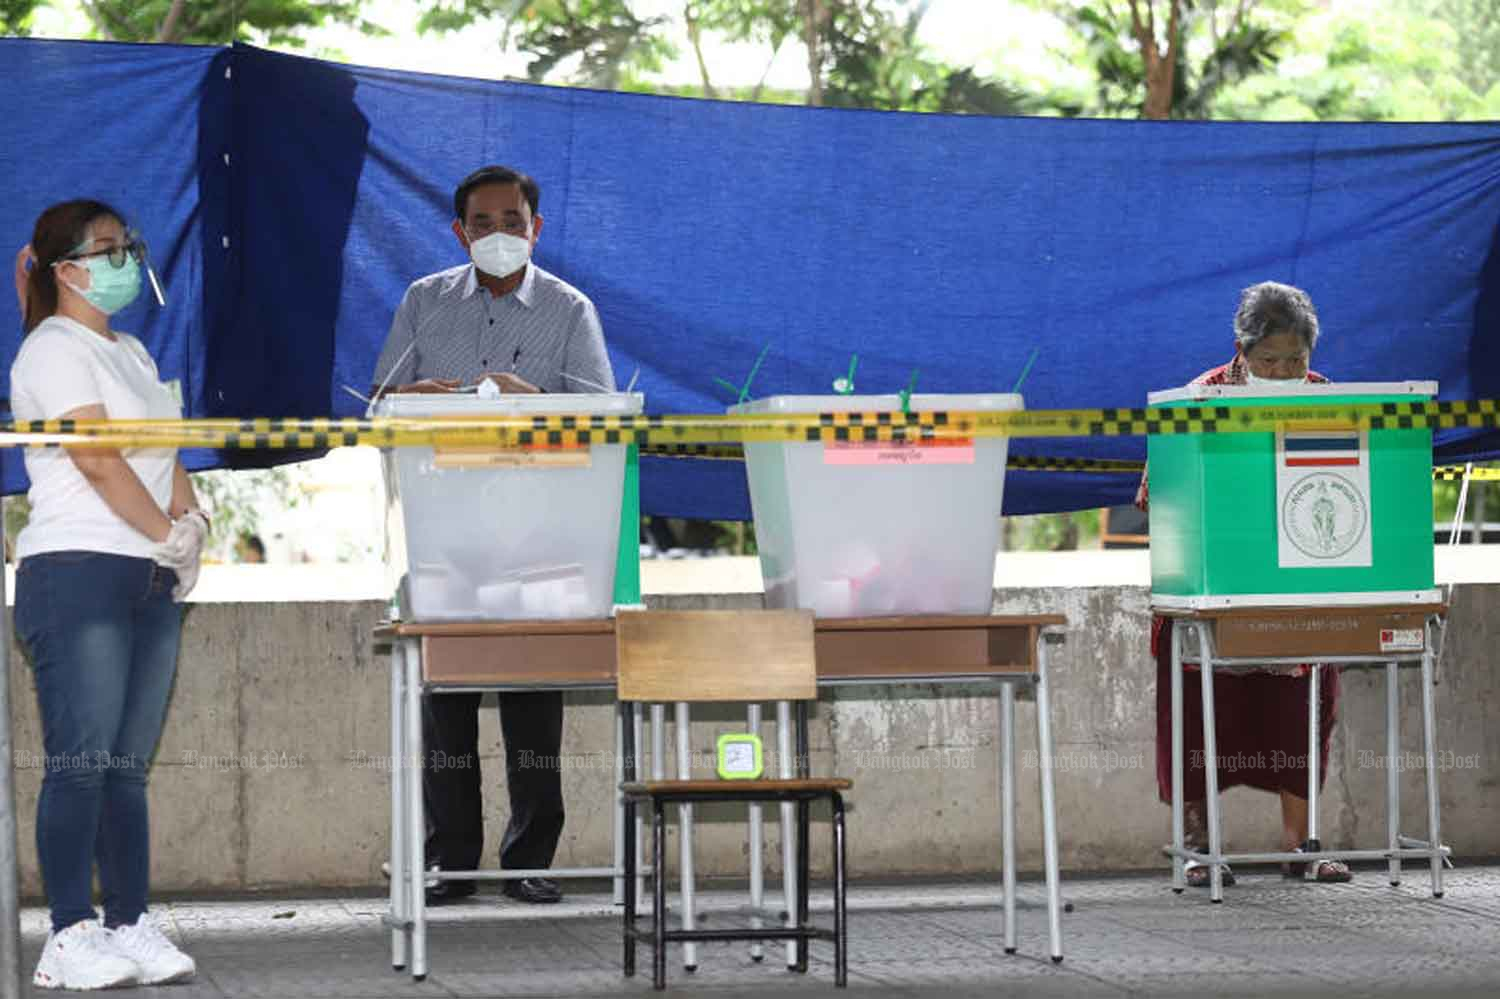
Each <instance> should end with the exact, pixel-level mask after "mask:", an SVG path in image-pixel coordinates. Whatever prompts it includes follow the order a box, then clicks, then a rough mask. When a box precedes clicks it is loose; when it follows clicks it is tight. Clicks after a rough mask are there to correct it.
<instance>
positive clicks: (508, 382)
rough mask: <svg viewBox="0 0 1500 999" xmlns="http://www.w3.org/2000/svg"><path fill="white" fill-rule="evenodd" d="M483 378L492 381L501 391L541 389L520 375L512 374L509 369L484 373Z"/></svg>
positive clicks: (520, 391) (523, 391) (517, 391)
mask: <svg viewBox="0 0 1500 999" xmlns="http://www.w3.org/2000/svg"><path fill="white" fill-rule="evenodd" d="M484 380H485V381H487V382H493V383H494V384H495V387H496V388H498V389H499V390H500V391H501V392H513V393H536V392H540V391H541V389H539V388H537V387H536V386H535V385H533V384H531V383H530V382H528V381H527V380H526V379H524V378H522V377H521V376H520V375H517V374H512V373H511V372H509V371H499V372H495V373H494V374H489V375H485V376H484Z"/></svg>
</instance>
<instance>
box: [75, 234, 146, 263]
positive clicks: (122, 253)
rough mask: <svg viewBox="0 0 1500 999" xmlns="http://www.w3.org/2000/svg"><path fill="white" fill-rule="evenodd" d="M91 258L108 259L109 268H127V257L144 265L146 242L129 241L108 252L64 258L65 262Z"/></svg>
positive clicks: (113, 247) (94, 252)
mask: <svg viewBox="0 0 1500 999" xmlns="http://www.w3.org/2000/svg"><path fill="white" fill-rule="evenodd" d="M90 257H107V258H108V259H109V266H111V267H113V268H115V269H117V270H118V269H119V268H121V267H124V266H125V260H126V258H127V257H134V258H135V262H136V263H138V264H142V265H144V264H145V263H146V241H145V240H143V239H127V240H126V241H125V242H124V243H121V244H120V245H118V246H111V247H110V248H109V249H107V250H93V251H90V252H88V253H70V254H69V255H68V256H66V257H63V259H64V260H87V259H88V258H90Z"/></svg>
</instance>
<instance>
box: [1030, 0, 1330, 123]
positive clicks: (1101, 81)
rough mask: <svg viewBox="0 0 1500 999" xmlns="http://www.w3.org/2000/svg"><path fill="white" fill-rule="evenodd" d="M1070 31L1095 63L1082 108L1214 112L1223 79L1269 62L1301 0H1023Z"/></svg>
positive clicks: (1155, 113) (1157, 115) (1191, 114)
mask: <svg viewBox="0 0 1500 999" xmlns="http://www.w3.org/2000/svg"><path fill="white" fill-rule="evenodd" d="M1029 2H1030V4H1031V6H1033V7H1035V8H1037V9H1040V10H1045V11H1048V12H1050V13H1052V14H1053V16H1055V17H1057V18H1058V19H1059V20H1061V21H1062V22H1063V23H1064V24H1066V25H1067V26H1068V27H1069V28H1070V29H1071V30H1072V32H1073V33H1074V35H1075V36H1076V38H1077V40H1078V44H1079V47H1080V49H1081V52H1080V53H1079V54H1080V56H1081V58H1083V59H1084V60H1085V61H1087V62H1088V63H1089V64H1090V65H1091V66H1092V67H1093V70H1094V75H1095V78H1096V81H1097V87H1096V94H1095V98H1094V101H1093V102H1092V104H1090V105H1086V106H1085V107H1084V108H1083V109H1081V110H1084V111H1086V112H1088V113H1102V114H1106V115H1121V114H1132V113H1134V114H1139V115H1140V117H1142V118H1154V119H1165V118H1208V117H1213V110H1214V102H1215V100H1216V99H1217V98H1218V96H1219V94H1220V93H1221V92H1222V91H1223V90H1224V89H1225V88H1226V87H1228V86H1230V85H1232V84H1234V83H1236V82H1238V81H1240V80H1243V79H1246V78H1249V77H1251V76H1254V75H1256V74H1261V73H1266V72H1268V71H1270V70H1272V69H1273V68H1274V67H1275V66H1276V63H1277V61H1278V59H1279V58H1280V54H1281V51H1282V49H1283V48H1284V47H1285V45H1286V43H1287V41H1288V37H1289V36H1288V32H1287V27H1286V26H1287V24H1288V23H1289V21H1290V19H1291V17H1292V16H1293V15H1295V14H1297V13H1300V12H1301V10H1302V8H1303V7H1304V3H1303V2H1302V0H1029Z"/></svg>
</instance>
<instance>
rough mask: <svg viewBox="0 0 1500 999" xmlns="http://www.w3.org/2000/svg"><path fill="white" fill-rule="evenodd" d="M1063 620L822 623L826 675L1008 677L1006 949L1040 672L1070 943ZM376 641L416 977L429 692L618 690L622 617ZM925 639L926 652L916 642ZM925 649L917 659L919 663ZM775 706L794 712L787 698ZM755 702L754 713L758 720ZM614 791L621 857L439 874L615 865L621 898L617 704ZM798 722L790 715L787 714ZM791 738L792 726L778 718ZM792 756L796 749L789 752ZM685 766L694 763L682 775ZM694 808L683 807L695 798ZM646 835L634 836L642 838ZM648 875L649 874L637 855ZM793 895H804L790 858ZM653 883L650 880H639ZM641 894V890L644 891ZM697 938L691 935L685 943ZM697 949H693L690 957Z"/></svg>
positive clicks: (1053, 830) (1049, 831)
mask: <svg viewBox="0 0 1500 999" xmlns="http://www.w3.org/2000/svg"><path fill="white" fill-rule="evenodd" d="M1065 624H1066V620H1065V619H1064V618H1063V617H1061V616H1060V615H1030V616H1024V617H997V616H990V615H974V616H930V617H900V618H849V619H820V620H818V621H817V622H816V632H815V641H816V643H817V656H818V683H819V685H820V686H826V685H834V684H866V685H868V684H882V683H921V682H942V683H970V684H973V683H985V684H988V683H998V684H999V687H1000V691H999V694H1000V712H999V715H1000V719H999V721H1000V795H1001V798H1000V800H1001V852H1002V884H1003V892H1004V895H1003V900H1002V901H1003V911H1004V948H1005V952H1006V953H1007V954H1014V953H1015V952H1016V949H1017V946H1016V918H1015V885H1016V857H1015V794H1016V792H1015V787H1016V776H1015V755H1016V754H1015V687H1016V685H1017V684H1029V685H1031V686H1032V688H1033V689H1034V691H1035V696H1036V704H1037V743H1038V746H1037V748H1038V759H1039V762H1040V771H1041V772H1040V783H1041V799H1042V800H1041V805H1042V835H1043V863H1044V867H1045V872H1046V883H1047V917H1048V940H1049V953H1050V956H1051V958H1052V960H1053V961H1054V962H1060V961H1061V960H1062V958H1063V954H1062V923H1061V912H1062V894H1061V886H1060V875H1059V870H1058V845H1057V818H1056V794H1055V791H1054V787H1053V759H1052V729H1051V708H1050V703H1049V691H1048V684H1047V666H1048V659H1049V658H1050V649H1051V648H1052V647H1053V646H1055V645H1057V644H1059V643H1061V642H1062V640H1063V633H1062V628H1063V626H1064V625H1065ZM376 639H377V642H378V643H386V644H389V645H390V646H391V647H392V654H391V669H390V696H391V756H392V761H391V762H392V765H391V768H390V773H391V860H390V866H391V881H390V910H389V913H388V914H387V916H386V923H387V925H388V926H389V928H390V931H391V964H392V966H393V967H394V968H395V969H396V970H398V971H402V970H409V971H410V973H411V975H412V977H413V978H414V979H416V980H417V981H421V980H423V979H424V978H425V977H426V975H427V971H428V961H427V914H426V904H425V895H424V881H425V880H426V879H428V878H431V877H433V876H434V875H432V874H429V873H428V872H426V871H425V870H424V869H423V855H422V853H423V846H424V841H425V839H426V835H425V821H426V820H425V816H424V813H423V802H422V793H421V776H420V775H421V769H420V767H419V766H416V765H415V764H416V763H417V762H419V761H420V760H421V757H422V700H421V699H422V695H423V694H424V693H429V692H430V693H434V694H439V695H440V694H441V693H444V692H475V691H479V692H482V691H491V690H494V691H510V690H590V689H594V690H597V689H606V690H613V689H614V674H615V660H614V622H613V621H612V620H610V619H600V620H588V621H513V622H472V623H471V622H441V623H436V622H434V623H410V622H408V623H397V624H387V625H382V626H381V627H380V628H378V629H377V631H376ZM918 649H921V650H924V654H922V655H917V654H916V650H918ZM914 660H916V661H914ZM685 708H686V706H685V705H680V706H679V707H678V711H677V718H676V720H677V722H678V725H677V741H678V747H677V749H678V757H679V773H680V774H681V773H682V766H683V765H684V764H685V762H686V761H685V757H686V749H687V737H688V734H689V730H688V722H689V719H688V718H687V712H686V710H685ZM777 713H778V716H781V715H784V714H787V710H786V706H784V705H778V712H777ZM650 714H651V716H652V723H653V724H652V744H653V753H652V770H653V777H660V776H661V773H660V771H661V770H662V769H664V761H665V759H666V753H665V752H664V750H665V743H666V739H665V724H664V723H665V707H664V706H663V705H652V706H651V711H650ZM758 714H759V712H758V709H757V710H755V711H754V712H753V713H752V717H751V718H750V719H748V720H749V721H751V723H752V724H753V725H755V726H757V727H758V723H759V717H758ZM616 718H617V721H616V725H615V745H616V749H617V752H616V760H615V768H616V772H617V773H616V777H617V779H616V781H615V784H616V792H615V828H614V833H615V835H614V843H615V846H614V860H615V863H614V866H613V867H603V868H555V869H549V870H546V871H519V870H518V871H501V870H482V871H441V872H438V873H437V875H436V877H437V878H438V879H440V880H471V879H472V880H502V879H506V878H521V877H538V876H543V877H612V878H614V879H615V900H616V902H617V903H618V902H620V901H621V899H622V898H623V894H624V893H623V884H622V881H621V879H622V878H623V874H624V864H623V860H624V857H623V854H622V853H621V851H622V850H623V848H624V846H623V844H624V835H623V833H624V830H623V826H622V824H623V821H624V811H623V801H622V799H621V797H620V794H619V791H618V785H619V783H620V781H619V777H620V772H621V770H622V763H623V758H622V755H621V753H620V752H619V750H620V747H621V746H622V745H623V744H624V742H625V739H624V720H623V718H621V716H620V713H619V712H616ZM787 720H788V721H789V716H788V718H787ZM633 726H634V731H633V732H632V736H633V738H632V740H631V741H632V742H633V743H634V745H636V746H641V745H642V744H643V743H642V741H641V735H642V731H641V728H642V718H641V714H640V712H635V713H634V718H633ZM779 728H780V733H781V734H780V738H781V739H787V738H789V735H790V728H789V726H779ZM779 755H780V758H781V761H782V766H783V767H789V766H791V762H792V760H791V754H790V753H789V752H787V753H781V754H779ZM684 775H685V774H684ZM684 807H686V806H684ZM756 818H757V817H756V816H754V815H752V831H753V835H752V838H751V843H752V844H755V847H754V850H753V856H752V864H751V889H752V902H753V904H754V907H755V909H756V911H757V912H758V911H759V904H760V901H761V900H760V899H759V898H758V897H755V896H758V895H759V893H760V892H759V889H760V888H761V886H762V878H761V874H762V873H763V872H762V869H761V861H762V858H761V856H760V853H761V851H760V849H759V843H760V838H759V829H758V828H757V826H758V822H756V821H755V819H756ZM782 828H783V829H785V830H787V831H788V834H784V835H783V836H782V848H783V850H784V851H788V852H790V851H791V850H794V849H795V834H792V833H791V830H792V828H793V824H783V827H782ZM642 841H643V837H642V836H640V835H639V834H638V835H637V836H636V837H635V842H636V844H637V847H638V848H639V845H640V844H641V843H642ZM690 849H691V832H690V826H685V827H684V829H683V851H684V855H686V854H687V851H688V850H690ZM637 870H638V871H639V872H640V874H641V875H644V874H646V873H648V872H647V871H645V870H644V869H642V868H641V867H640V866H639V865H637ZM783 870H784V872H786V877H785V880H784V889H785V894H786V896H787V897H788V898H795V885H794V884H793V883H792V881H791V877H790V874H791V868H790V867H785V866H784V867H783ZM642 887H643V886H642ZM641 897H644V891H640V890H638V892H637V898H641ZM682 912H683V918H684V925H685V926H688V927H691V926H692V912H693V896H692V869H691V866H690V865H689V866H686V867H684V868H683V870H682ZM685 946H687V945H685ZM685 956H688V957H692V955H685Z"/></svg>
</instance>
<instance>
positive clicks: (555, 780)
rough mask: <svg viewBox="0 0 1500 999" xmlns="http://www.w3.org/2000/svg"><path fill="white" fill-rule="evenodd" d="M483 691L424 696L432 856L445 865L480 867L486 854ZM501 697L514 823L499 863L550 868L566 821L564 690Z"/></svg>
mask: <svg viewBox="0 0 1500 999" xmlns="http://www.w3.org/2000/svg"><path fill="white" fill-rule="evenodd" d="M482 696H483V695H481V694H472V693H470V694H433V695H430V696H428V697H424V698H423V699H422V705H423V706H422V749H423V753H422V801H423V806H424V809H425V811H426V813H427V849H426V857H427V862H428V863H429V864H433V863H436V864H438V865H440V866H441V867H442V868H443V869H444V870H450V871H473V870H478V869H479V867H480V858H481V856H482V854H483V852H484V810H483V799H482V792H481V781H480V776H479V752H478V749H479V702H480V698H481V697H482ZM499 700H500V731H501V735H502V737H503V739H504V742H505V776H506V781H507V784H508V786H509V791H510V822H509V824H508V825H507V826H506V828H505V838H504V840H503V841H502V842H501V844H500V866H501V867H503V868H506V869H508V870H527V869H536V868H545V867H551V866H552V858H553V855H554V854H555V853H556V852H557V841H558V839H559V838H560V837H561V836H562V827H563V799H562V769H561V765H560V764H561V760H560V759H559V757H560V755H561V753H562V719H563V699H562V693H561V691H555V690H541V691H528V692H526V693H507V694H500V695H499ZM459 884H462V882H460V883H459Z"/></svg>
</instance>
